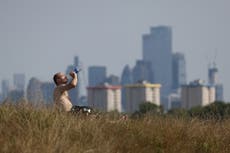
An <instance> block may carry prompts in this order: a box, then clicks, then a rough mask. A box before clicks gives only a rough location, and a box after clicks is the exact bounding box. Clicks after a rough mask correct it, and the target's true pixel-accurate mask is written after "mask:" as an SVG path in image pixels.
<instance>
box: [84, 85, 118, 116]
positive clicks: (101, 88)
mask: <svg viewBox="0 0 230 153" xmlns="http://www.w3.org/2000/svg"><path fill="white" fill-rule="evenodd" d="M87 89H88V90H87V91H88V104H89V106H92V107H93V108H96V109H99V110H101V111H113V110H117V111H119V112H121V86H113V85H109V84H108V83H104V84H101V85H97V86H92V87H88V88H87Z"/></svg>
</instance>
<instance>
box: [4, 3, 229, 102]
mask: <svg viewBox="0 0 230 153" xmlns="http://www.w3.org/2000/svg"><path fill="white" fill-rule="evenodd" d="M229 6H230V1H229V0H0V70H1V71H0V80H2V79H3V78H8V79H10V80H12V75H13V73H21V72H22V73H25V74H26V77H27V81H28V79H29V78H30V77H32V76H35V77H37V78H39V79H41V80H42V81H51V79H52V76H53V74H54V73H55V72H57V71H65V69H66V67H67V65H69V64H72V63H73V57H74V56H75V55H78V56H79V57H80V60H81V61H82V62H83V68H85V71H87V69H86V68H87V67H88V66H90V65H105V66H107V67H108V73H109V74H111V73H112V74H116V75H119V76H120V74H121V71H122V69H123V67H124V65H125V64H130V66H132V67H133V66H134V63H135V61H136V59H140V58H142V35H143V34H145V33H149V29H150V27H151V26H158V25H168V26H171V27H172V30H173V51H174V52H176V51H179V52H182V53H184V54H185V56H186V60H187V75H188V79H187V80H188V81H192V80H194V79H197V78H201V79H204V80H207V68H208V63H209V62H211V61H212V60H214V56H215V50H216V55H217V56H216V63H217V66H218V68H219V73H220V74H219V77H220V81H221V82H222V83H224V88H225V100H226V101H230V94H228V93H229V92H230V80H229V76H230V72H229V68H228V66H229V65H230V60H229V57H230V56H229V55H230V45H229V44H230V17H229V14H230V9H229Z"/></svg>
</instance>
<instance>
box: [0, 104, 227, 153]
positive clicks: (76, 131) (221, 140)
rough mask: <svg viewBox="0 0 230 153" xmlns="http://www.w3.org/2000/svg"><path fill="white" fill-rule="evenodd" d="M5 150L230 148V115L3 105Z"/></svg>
mask: <svg viewBox="0 0 230 153" xmlns="http://www.w3.org/2000/svg"><path fill="white" fill-rule="evenodd" d="M0 152H1V153H230V119H224V120H214V119H208V120H201V119H197V118H184V117H178V116H177V117H173V116H169V115H160V116H159V115H146V116H144V117H141V118H128V119H125V120H124V119H122V118H121V115H120V114H118V113H115V112H113V113H103V114H100V115H97V116H95V115H92V116H84V115H72V114H67V113H63V112H57V111H55V110H53V109H52V108H47V107H44V106H36V107H35V106H32V105H30V104H24V103H20V104H16V105H15V104H1V105H0Z"/></svg>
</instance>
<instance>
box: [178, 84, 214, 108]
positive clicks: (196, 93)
mask: <svg viewBox="0 0 230 153" xmlns="http://www.w3.org/2000/svg"><path fill="white" fill-rule="evenodd" d="M181 101H182V108H185V109H190V108H192V107H195V106H206V105H208V104H211V103H213V102H214V101H215V87H214V86H208V85H205V84H204V82H203V81H202V80H195V81H193V82H191V83H190V84H188V85H183V86H182V90H181Z"/></svg>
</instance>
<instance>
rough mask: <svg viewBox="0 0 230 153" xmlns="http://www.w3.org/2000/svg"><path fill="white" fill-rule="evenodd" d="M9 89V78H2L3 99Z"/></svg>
mask: <svg viewBox="0 0 230 153" xmlns="http://www.w3.org/2000/svg"><path fill="white" fill-rule="evenodd" d="M9 91H10V83H9V80H2V99H3V100H5V99H6V98H7V96H8V93H9Z"/></svg>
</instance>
